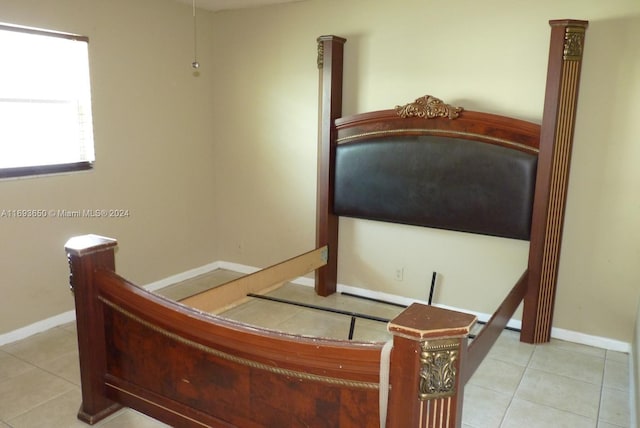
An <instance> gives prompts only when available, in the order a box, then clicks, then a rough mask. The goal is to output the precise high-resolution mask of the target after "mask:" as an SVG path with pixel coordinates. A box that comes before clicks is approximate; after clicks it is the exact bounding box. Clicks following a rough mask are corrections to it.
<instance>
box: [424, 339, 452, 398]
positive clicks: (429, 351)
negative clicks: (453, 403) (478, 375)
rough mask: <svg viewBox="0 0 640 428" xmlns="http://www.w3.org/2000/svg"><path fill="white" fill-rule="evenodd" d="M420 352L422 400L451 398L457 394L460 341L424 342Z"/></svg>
mask: <svg viewBox="0 0 640 428" xmlns="http://www.w3.org/2000/svg"><path fill="white" fill-rule="evenodd" d="M420 347H421V352H420V363H421V367H420V385H419V395H418V397H419V398H420V400H430V399H432V398H442V397H451V396H453V395H455V393H456V376H457V369H456V363H457V361H458V358H459V350H458V341H457V340H455V341H451V340H450V341H445V342H444V343H442V342H440V343H438V342H436V343H435V344H432V343H430V342H423V343H422V344H421V345H420Z"/></svg>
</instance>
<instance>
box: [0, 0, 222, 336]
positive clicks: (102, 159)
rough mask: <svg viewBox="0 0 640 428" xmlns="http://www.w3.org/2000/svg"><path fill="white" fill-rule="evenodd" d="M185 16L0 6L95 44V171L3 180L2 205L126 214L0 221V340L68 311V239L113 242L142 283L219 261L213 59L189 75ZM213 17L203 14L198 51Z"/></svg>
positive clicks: (157, 0) (14, 19)
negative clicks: (99, 237)
mask: <svg viewBox="0 0 640 428" xmlns="http://www.w3.org/2000/svg"><path fill="white" fill-rule="evenodd" d="M191 15H192V14H191V8H190V7H189V6H188V5H183V4H180V3H176V2H173V1H170V0H136V1H131V0H127V1H125V0H108V1H93V0H92V1H85V0H63V1H60V0H57V1H49V0H21V1H13V0H0V21H3V22H9V23H15V24H21V25H27V26H34V27H43V28H49V29H55V30H60V31H65V32H74V33H80V34H84V35H87V36H89V38H90V65H91V78H92V84H93V85H92V86H93V94H92V96H93V116H94V128H95V148H96V156H97V161H96V166H95V169H94V170H93V171H90V172H85V173H78V174H69V175H58V176H50V177H40V178H30V179H22V180H0V209H31V208H34V209H35V208H37V209H47V210H48V209H66V210H79V209H83V208H107V209H108V208H123V209H128V210H130V217H129V218H126V219H106V220H104V219H53V218H47V219H44V220H43V219H37V220H36V219H34V220H18V219H7V218H1V219H0V236H2V246H1V247H0V271H1V272H2V279H1V280H0V296H1V297H0V334H2V333H5V332H8V331H12V330H14V329H17V328H20V327H23V326H25V325H29V324H31V323H33V322H35V321H38V320H41V319H45V318H48V317H51V316H54V315H57V314H60V313H63V312H65V311H69V310H71V309H73V301H72V295H71V293H70V292H69V289H68V275H69V273H68V267H67V263H66V257H65V254H64V249H63V246H64V243H65V242H66V241H67V239H69V238H70V237H71V236H73V235H76V234H84V233H97V234H103V235H107V236H111V237H115V238H117V239H118V240H119V242H120V249H119V251H118V253H117V260H116V263H117V265H118V268H119V270H120V271H121V272H122V273H123V274H124V275H125V276H127V277H130V278H131V279H132V280H134V281H137V282H140V283H142V284H145V283H148V282H151V281H154V280H158V279H161V278H164V277H167V276H169V275H172V274H175V273H178V272H182V271H185V270H187V269H190V268H194V267H198V266H201V265H204V264H206V263H209V262H211V261H213V260H217V259H218V257H217V254H216V244H215V241H214V240H213V239H211V236H213V233H212V231H213V229H214V223H215V208H216V202H215V198H214V192H213V188H214V186H213V180H214V175H213V168H212V164H213V156H214V150H213V145H212V141H213V134H214V127H213V125H212V122H211V116H212V104H213V101H214V100H213V99H212V97H211V82H212V81H213V79H212V77H211V73H212V69H211V64H212V62H213V58H212V53H211V52H210V51H209V52H202V55H201V56H202V58H201V59H200V61H201V63H202V65H203V69H202V74H201V76H200V77H194V76H193V75H192V69H191V65H190V64H191V61H192V60H193V59H192V55H193V53H192V52H193V50H192V40H193V36H192V18H191ZM211 18H212V14H205V13H203V14H202V16H201V19H202V20H203V25H201V27H202V34H201V37H202V39H203V44H209V45H210V43H209V40H208V39H209V38H210V35H211V28H212V27H213V26H212V25H210V23H211Z"/></svg>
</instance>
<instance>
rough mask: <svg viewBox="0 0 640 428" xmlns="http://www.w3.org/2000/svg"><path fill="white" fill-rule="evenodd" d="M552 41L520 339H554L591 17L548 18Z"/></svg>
mask: <svg viewBox="0 0 640 428" xmlns="http://www.w3.org/2000/svg"><path fill="white" fill-rule="evenodd" d="M549 24H550V25H551V42H550V47H549V65H548V70H547V88H546V92H545V101H544V112H543V116H542V126H541V130H540V153H539V156H538V173H537V177H536V190H535V192H536V194H535V203H534V206H533V213H532V223H531V244H530V250H529V285H528V287H527V294H526V296H525V300H524V313H523V324H522V335H521V339H522V340H523V341H524V342H529V343H543V342H548V341H549V340H550V339H551V322H552V318H553V309H554V303H555V295H556V281H557V277H558V265H559V257H560V246H561V243H562V228H563V223H564V212H565V202H566V196H567V184H568V180H569V164H570V159H571V147H572V144H573V131H574V127H575V115H576V106H577V100H578V88H579V85H580V69H581V66H582V52H583V47H584V37H585V31H586V28H587V25H588V22H587V21H576V20H555V21H550V22H549Z"/></svg>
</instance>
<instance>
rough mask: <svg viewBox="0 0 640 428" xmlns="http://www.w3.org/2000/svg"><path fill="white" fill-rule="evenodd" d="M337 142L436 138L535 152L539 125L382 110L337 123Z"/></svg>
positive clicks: (474, 115)
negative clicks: (408, 115)
mask: <svg viewBox="0 0 640 428" xmlns="http://www.w3.org/2000/svg"><path fill="white" fill-rule="evenodd" d="M336 129H337V136H336V139H337V143H338V144H348V143H351V142H356V141H358V140H361V139H365V138H366V139H370V138H372V136H376V135H379V136H380V137H383V136H385V135H388V134H389V133H393V135H398V136H402V135H438V136H446V137H456V138H464V139H467V140H474V141H480V142H484V143H488V144H495V145H499V146H505V147H510V148H513V149H516V150H520V151H523V152H527V153H537V151H538V144H539V141H540V125H537V124H535V123H531V122H526V121H524V120H519V119H515V118H511V117H505V116H499V115H495V114H490V113H482V112H476V111H462V112H460V115H459V117H458V118H457V119H454V120H451V119H448V118H441V117H438V118H433V119H423V118H402V117H399V116H398V114H397V113H396V111H395V110H381V111H375V112H369V113H363V114H357V115H354V116H350V117H343V118H340V119H337V120H336Z"/></svg>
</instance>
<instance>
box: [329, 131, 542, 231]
mask: <svg viewBox="0 0 640 428" xmlns="http://www.w3.org/2000/svg"><path fill="white" fill-rule="evenodd" d="M536 164H537V155H535V154H531V153H525V152H522V151H519V150H515V149H512V148H509V147H502V146H498V145H493V144H485V143H481V142H478V141H471V140H466V139H460V138H451V137H442V136H433V135H430V136H411V135H409V136H391V137H383V138H372V139H368V140H367V139H365V140H362V139H361V140H359V141H357V142H354V143H344V144H339V145H338V147H337V149H336V166H335V192H334V213H335V214H336V215H339V216H347V217H357V218H364V219H370V220H381V221H388V222H395V223H404V224H411V225H418V226H427V227H435V228H441V229H449V230H456V231H462V232H472V233H480V234H485V235H494V236H501V237H507V238H516V239H524V240H528V239H529V235H530V227H531V209H532V203H533V195H534V187H535V179H536Z"/></svg>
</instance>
